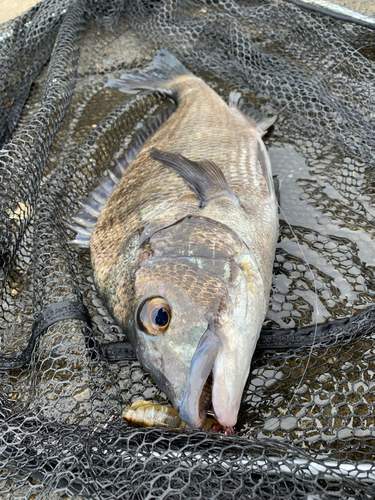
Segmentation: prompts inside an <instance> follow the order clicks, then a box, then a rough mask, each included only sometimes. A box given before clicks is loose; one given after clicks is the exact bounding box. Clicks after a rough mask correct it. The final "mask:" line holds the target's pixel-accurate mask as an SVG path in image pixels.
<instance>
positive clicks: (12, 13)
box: [0, 0, 375, 24]
mask: <svg viewBox="0 0 375 500" xmlns="http://www.w3.org/2000/svg"><path fill="white" fill-rule="evenodd" d="M37 3H38V0H0V24H1V23H4V22H5V21H8V20H9V19H12V18H13V17H16V16H19V15H20V14H22V12H24V11H25V10H27V9H30V7H32V6H33V5H35V4H37ZM336 3H340V4H341V5H344V6H345V7H349V8H350V9H353V10H357V11H358V12H362V13H363V14H369V15H375V0H336Z"/></svg>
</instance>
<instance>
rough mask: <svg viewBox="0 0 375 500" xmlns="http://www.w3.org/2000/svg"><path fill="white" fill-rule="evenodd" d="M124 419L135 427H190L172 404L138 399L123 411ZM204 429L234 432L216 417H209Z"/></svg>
mask: <svg viewBox="0 0 375 500" xmlns="http://www.w3.org/2000/svg"><path fill="white" fill-rule="evenodd" d="M122 418H123V420H124V421H125V422H126V423H128V424H129V425H131V426H133V427H163V428H166V429H189V428H191V427H190V426H189V425H187V424H186V423H185V422H183V421H182V420H181V419H180V417H179V415H178V411H177V410H176V409H175V408H173V407H172V406H166V405H159V404H155V403H150V402H149V401H144V400H143V399H138V400H137V401H134V403H132V405H131V406H130V407H129V408H128V409H127V410H125V411H124V412H123V413H122ZM202 429H203V430H205V431H208V432H223V433H224V434H225V433H227V434H229V433H230V434H233V432H231V431H227V430H226V429H224V428H223V426H221V425H220V424H219V423H218V421H217V420H216V419H215V418H211V417H207V418H206V419H205V421H204V423H203V426H202Z"/></svg>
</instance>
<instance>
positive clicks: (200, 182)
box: [150, 149, 238, 208]
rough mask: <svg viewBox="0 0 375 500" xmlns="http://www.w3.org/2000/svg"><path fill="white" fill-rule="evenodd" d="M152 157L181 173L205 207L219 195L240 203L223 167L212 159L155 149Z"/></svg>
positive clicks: (201, 204) (151, 154)
mask: <svg viewBox="0 0 375 500" xmlns="http://www.w3.org/2000/svg"><path fill="white" fill-rule="evenodd" d="M150 156H151V158H153V159H154V160H157V161H159V162H160V163H162V164H163V165H166V166H167V167H169V168H171V169H172V170H174V171H175V172H176V173H178V174H180V175H181V177H182V178H183V179H184V180H185V181H186V182H187V184H189V186H190V187H191V188H192V189H193V190H194V191H195V193H196V195H197V196H198V198H199V201H200V206H201V207H202V208H203V207H205V206H206V205H207V203H208V202H209V201H210V200H212V199H214V198H219V197H226V198H230V199H232V200H233V201H234V202H236V203H238V199H237V197H236V195H235V194H234V193H233V191H232V190H231V188H230V186H229V184H228V181H227V180H226V178H225V176H224V174H223V171H222V170H221V168H220V167H219V166H218V165H216V163H214V162H213V161H210V160H201V161H193V160H189V159H188V158H185V157H184V156H182V155H180V154H178V153H169V152H166V151H159V150H157V149H153V150H152V151H151V153H150Z"/></svg>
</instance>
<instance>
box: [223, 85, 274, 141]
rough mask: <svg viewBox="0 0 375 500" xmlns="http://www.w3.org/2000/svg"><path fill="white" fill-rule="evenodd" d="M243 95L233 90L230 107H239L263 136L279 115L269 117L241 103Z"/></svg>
mask: <svg viewBox="0 0 375 500" xmlns="http://www.w3.org/2000/svg"><path fill="white" fill-rule="evenodd" d="M241 98H242V95H241V93H240V92H238V91H237V90H232V92H231V93H230V94H229V107H230V108H237V109H238V110H239V111H241V113H242V114H243V115H245V116H246V118H247V119H248V120H249V121H250V122H251V123H252V124H253V126H254V128H256V129H257V130H258V132H259V133H260V135H261V137H263V136H264V134H265V133H266V132H267V130H268V129H269V128H270V127H271V125H273V124H274V123H275V121H276V120H277V115H274V116H271V117H268V116H264V115H262V114H261V113H260V112H259V111H255V110H250V109H248V108H247V107H246V106H245V105H244V104H243V103H241V102H240V101H241Z"/></svg>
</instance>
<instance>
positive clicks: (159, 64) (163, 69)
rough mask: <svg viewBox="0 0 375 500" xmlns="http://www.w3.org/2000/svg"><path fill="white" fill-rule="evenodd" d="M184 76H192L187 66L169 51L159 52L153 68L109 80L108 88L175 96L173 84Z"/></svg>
mask: <svg viewBox="0 0 375 500" xmlns="http://www.w3.org/2000/svg"><path fill="white" fill-rule="evenodd" d="M183 75H192V73H191V72H190V71H189V70H188V69H187V68H185V66H184V65H183V64H182V63H181V62H180V61H179V60H178V59H177V57H175V56H174V55H173V54H171V53H170V52H168V50H165V49H162V50H158V51H157V53H156V55H155V57H154V59H153V60H152V65H151V67H150V68H149V69H148V70H146V71H141V72H139V73H137V74H131V73H125V74H124V75H122V76H121V77H120V78H117V79H114V80H109V81H108V82H107V83H106V85H105V86H106V87H111V88H115V89H118V90H120V91H121V92H125V93H126V94H135V93H137V92H140V91H141V90H158V91H161V92H164V93H167V94H173V90H172V88H171V82H172V81H173V80H175V79H176V78H178V77H180V76H183Z"/></svg>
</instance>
